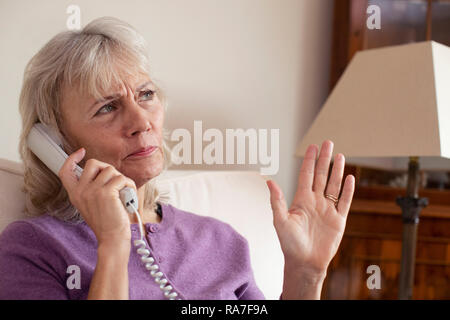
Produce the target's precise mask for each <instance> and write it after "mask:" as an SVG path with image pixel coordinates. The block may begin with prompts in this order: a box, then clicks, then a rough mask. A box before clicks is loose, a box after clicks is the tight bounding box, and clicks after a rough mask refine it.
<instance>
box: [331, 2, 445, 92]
mask: <svg viewBox="0 0 450 320" xmlns="http://www.w3.org/2000/svg"><path fill="white" fill-rule="evenodd" d="M370 5H377V6H378V7H379V8H380V10H381V29H379V30H378V29H373V30H369V29H368V28H367V25H366V21H367V18H368V17H369V14H367V13H366V12H367V8H368V6H370ZM449 30H450V0H433V1H431V0H417V1H408V0H335V1H334V22H333V44H332V55H331V73H330V91H331V90H332V89H333V88H334V85H335V84H336V82H337V81H338V80H339V78H340V76H341V75H342V73H343V72H344V70H345V68H346V67H347V65H348V63H349V62H350V60H351V59H352V58H353V56H354V54H355V53H356V52H357V51H359V50H366V49H371V48H379V47H384V46H391V45H399V44H406V43H410V42H419V41H426V40H434V41H437V42H440V43H442V44H445V45H447V46H450V31H449Z"/></svg>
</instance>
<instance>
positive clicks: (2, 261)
mask: <svg viewBox="0 0 450 320" xmlns="http://www.w3.org/2000/svg"><path fill="white" fill-rule="evenodd" d="M50 254H51V253H50V252H49V251H47V250H46V248H45V243H43V242H42V241H41V239H39V237H38V235H37V233H36V231H35V230H34V228H33V226H32V225H30V224H29V223H27V222H24V221H16V222H13V223H11V224H10V225H8V226H7V227H6V229H5V230H4V231H3V232H2V233H1V235H0V299H1V300H43V299H49V300H63V299H68V295H67V290H66V287H65V283H64V280H63V279H60V276H59V275H58V273H57V271H56V270H55V266H54V265H53V264H52V263H49V258H50Z"/></svg>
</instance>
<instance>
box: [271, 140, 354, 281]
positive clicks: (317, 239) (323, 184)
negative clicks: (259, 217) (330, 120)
mask: <svg viewBox="0 0 450 320" xmlns="http://www.w3.org/2000/svg"><path fill="white" fill-rule="evenodd" d="M332 152H333V143H332V142H331V141H329V140H327V141H325V142H324V143H323V144H322V148H321V151H320V155H319V158H318V160H316V159H317V153H318V147H317V146H316V145H310V146H309V147H308V149H307V151H306V154H305V158H304V160H303V164H302V166H301V169H300V174H299V177H298V187H297V191H296V193H295V196H294V200H293V201H292V204H291V205H290V207H289V209H288V207H287V204H286V201H285V199H284V196H283V192H282V191H281V189H280V187H279V186H278V185H277V184H276V183H275V182H274V181H272V180H269V181H267V185H268V187H269V190H270V201H271V206H272V211H273V219H274V220H273V221H274V226H275V229H276V232H277V235H278V238H279V240H280V244H281V249H282V250H283V254H284V258H285V262H286V264H288V265H289V266H290V268H291V270H293V269H297V268H298V270H309V271H310V272H311V273H312V274H326V270H327V268H328V265H329V263H330V262H331V259H332V258H333V257H334V255H335V254H336V251H337V249H338V247H339V244H340V242H341V240H342V236H343V233H344V229H345V224H346V219H347V214H348V211H349V209H350V205H351V201H352V198H353V193H354V189H355V178H354V177H353V176H352V175H348V176H347V177H346V179H345V183H344V186H343V190H342V195H341V196H340V198H339V199H338V197H339V194H340V189H341V184H342V183H341V182H342V178H343V173H344V166H345V158H344V156H343V155H342V154H337V155H336V156H335V158H334V165H333V170H332V172H331V177H330V180H329V182H328V184H327V178H328V172H329V166H330V162H331V155H332ZM325 195H329V196H328V197H325Z"/></svg>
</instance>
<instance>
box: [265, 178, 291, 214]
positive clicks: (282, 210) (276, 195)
mask: <svg viewBox="0 0 450 320" xmlns="http://www.w3.org/2000/svg"><path fill="white" fill-rule="evenodd" d="M266 184H267V187H268V188H269V191H270V206H271V207H272V212H273V219H274V221H282V220H284V219H287V217H288V211H287V205H286V200H285V199H284V195H283V192H282V191H281V188H280V187H279V186H278V185H277V184H276V183H275V181H273V180H268V181H266Z"/></svg>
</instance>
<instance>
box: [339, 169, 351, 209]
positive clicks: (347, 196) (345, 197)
mask: <svg viewBox="0 0 450 320" xmlns="http://www.w3.org/2000/svg"><path fill="white" fill-rule="evenodd" d="M354 191H355V177H354V176H353V175H348V176H347V177H346V178H345V182H344V188H343V189H342V195H341V197H340V199H339V202H338V207H337V211H338V213H339V214H342V215H343V216H347V214H348V212H349V210H350V206H351V204H352V199H353V193H354Z"/></svg>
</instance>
